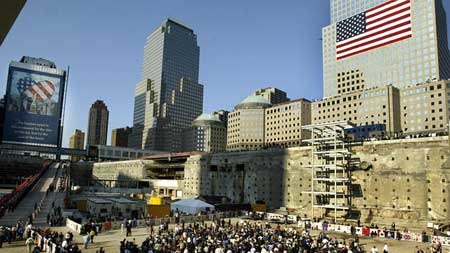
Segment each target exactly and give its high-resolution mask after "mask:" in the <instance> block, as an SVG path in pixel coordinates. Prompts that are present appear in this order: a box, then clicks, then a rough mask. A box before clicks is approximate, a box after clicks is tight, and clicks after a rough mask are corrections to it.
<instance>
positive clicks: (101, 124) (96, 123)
mask: <svg viewBox="0 0 450 253" xmlns="http://www.w3.org/2000/svg"><path fill="white" fill-rule="evenodd" d="M108 118H109V111H108V107H106V105H105V103H104V102H103V101H102V100H97V101H95V103H93V104H92V106H91V109H90V110H89V125H88V133H87V145H88V146H89V145H106V138H107V136H108Z"/></svg>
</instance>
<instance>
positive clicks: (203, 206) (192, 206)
mask: <svg viewBox="0 0 450 253" xmlns="http://www.w3.org/2000/svg"><path fill="white" fill-rule="evenodd" d="M170 210H172V211H173V212H177V210H178V212H183V213H188V214H198V213H200V212H202V211H212V210H214V206H213V205H210V204H208V203H206V202H204V201H201V200H198V199H182V200H179V201H176V202H173V203H172V204H170Z"/></svg>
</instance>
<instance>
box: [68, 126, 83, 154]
mask: <svg viewBox="0 0 450 253" xmlns="http://www.w3.org/2000/svg"><path fill="white" fill-rule="evenodd" d="M69 148H73V149H83V148H84V132H83V131H81V130H80V129H76V130H75V132H74V133H73V134H72V135H71V136H70V139H69ZM71 160H72V161H78V160H80V157H77V156H72V159H71Z"/></svg>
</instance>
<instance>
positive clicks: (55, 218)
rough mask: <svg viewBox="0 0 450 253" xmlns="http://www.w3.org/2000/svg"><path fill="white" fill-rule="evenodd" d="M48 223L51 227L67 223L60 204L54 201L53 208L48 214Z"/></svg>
mask: <svg viewBox="0 0 450 253" xmlns="http://www.w3.org/2000/svg"><path fill="white" fill-rule="evenodd" d="M47 224H48V225H49V226H50V227H53V226H61V225H64V224H65V220H64V218H63V216H62V209H61V207H60V206H57V207H56V206H55V202H54V201H53V202H52V208H51V209H50V211H49V212H48V214H47Z"/></svg>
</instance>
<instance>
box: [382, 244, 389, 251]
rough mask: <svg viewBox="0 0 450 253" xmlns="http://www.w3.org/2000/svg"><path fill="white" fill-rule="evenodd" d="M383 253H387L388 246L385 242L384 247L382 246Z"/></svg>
mask: <svg viewBox="0 0 450 253" xmlns="http://www.w3.org/2000/svg"><path fill="white" fill-rule="evenodd" d="M383 253H389V248H388V246H387V244H386V243H385V244H384V247H383Z"/></svg>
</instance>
